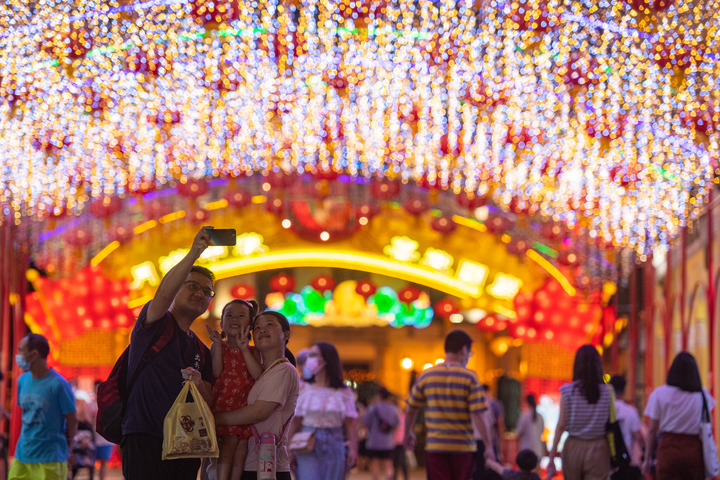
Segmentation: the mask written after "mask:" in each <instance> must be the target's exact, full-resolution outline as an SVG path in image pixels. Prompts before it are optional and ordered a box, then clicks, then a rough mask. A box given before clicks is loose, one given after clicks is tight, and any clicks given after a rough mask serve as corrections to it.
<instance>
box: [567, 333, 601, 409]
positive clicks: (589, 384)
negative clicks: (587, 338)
mask: <svg viewBox="0 0 720 480" xmlns="http://www.w3.org/2000/svg"><path fill="white" fill-rule="evenodd" d="M573 381H576V382H578V383H577V384H576V387H577V388H580V393H581V394H582V396H583V397H585V400H587V401H588V403H589V404H591V405H593V404H596V403H597V402H598V400H599V399H600V385H601V384H603V383H604V382H603V371H602V360H600V354H599V353H598V351H597V349H596V348H595V347H594V346H592V345H589V344H588V345H583V346H582V347H580V348H578V350H577V352H576V353H575V363H574V364H573Z"/></svg>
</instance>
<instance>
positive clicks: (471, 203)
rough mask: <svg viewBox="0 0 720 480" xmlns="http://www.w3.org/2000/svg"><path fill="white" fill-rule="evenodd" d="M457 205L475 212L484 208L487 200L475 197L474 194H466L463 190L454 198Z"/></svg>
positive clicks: (479, 196) (482, 197) (478, 196)
mask: <svg viewBox="0 0 720 480" xmlns="http://www.w3.org/2000/svg"><path fill="white" fill-rule="evenodd" d="M455 200H456V201H457V203H458V205H460V206H461V207H464V208H467V209H469V210H475V209H477V208H480V207H484V206H485V205H486V204H487V200H486V198H485V197H484V196H481V195H477V194H475V193H468V192H466V191H465V190H463V191H461V192H460V193H459V194H458V195H457V196H456V197H455Z"/></svg>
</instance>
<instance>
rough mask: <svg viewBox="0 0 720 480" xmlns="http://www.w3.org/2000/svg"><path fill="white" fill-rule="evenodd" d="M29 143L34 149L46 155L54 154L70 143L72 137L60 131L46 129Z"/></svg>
mask: <svg viewBox="0 0 720 480" xmlns="http://www.w3.org/2000/svg"><path fill="white" fill-rule="evenodd" d="M31 144H32V146H33V148H34V149H35V150H37V151H40V152H43V153H44V154H46V155H56V154H58V153H59V152H60V151H61V150H64V149H66V148H67V147H69V146H70V145H72V137H70V136H69V135H66V134H65V133H63V132H61V131H58V130H53V129H48V130H45V132H44V133H43V134H42V135H38V136H36V137H35V138H33V139H32V141H31Z"/></svg>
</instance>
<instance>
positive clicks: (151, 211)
mask: <svg viewBox="0 0 720 480" xmlns="http://www.w3.org/2000/svg"><path fill="white" fill-rule="evenodd" d="M142 209H143V215H145V218H147V219H155V218H160V217H162V216H165V215H167V214H169V213H170V211H171V208H170V206H169V205H168V204H166V203H165V202H163V201H162V200H160V199H159V198H154V199H152V200H149V201H147V202H144V203H143V207H142Z"/></svg>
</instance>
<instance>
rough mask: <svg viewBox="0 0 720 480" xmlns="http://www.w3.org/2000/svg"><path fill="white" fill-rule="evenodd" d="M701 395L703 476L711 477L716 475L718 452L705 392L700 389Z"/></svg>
mask: <svg viewBox="0 0 720 480" xmlns="http://www.w3.org/2000/svg"><path fill="white" fill-rule="evenodd" d="M700 395H702V401H703V408H702V413H701V414H700V440H701V441H702V446H703V462H704V463H705V478H713V477H716V476H717V475H718V454H717V448H716V447H715V439H714V438H713V429H712V421H711V419H710V411H709V410H708V408H707V401H706V400H705V392H704V391H702V390H700Z"/></svg>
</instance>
